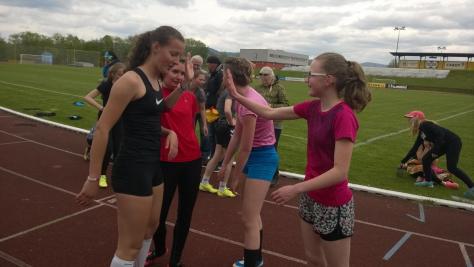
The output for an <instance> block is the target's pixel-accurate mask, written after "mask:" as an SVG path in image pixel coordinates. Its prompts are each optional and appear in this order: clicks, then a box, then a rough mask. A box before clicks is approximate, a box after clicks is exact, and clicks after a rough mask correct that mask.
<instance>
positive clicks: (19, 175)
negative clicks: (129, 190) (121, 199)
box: [0, 166, 115, 206]
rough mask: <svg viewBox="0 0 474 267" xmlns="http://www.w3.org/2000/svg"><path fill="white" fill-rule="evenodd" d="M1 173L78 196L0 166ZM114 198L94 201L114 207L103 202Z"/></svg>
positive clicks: (109, 196)
mask: <svg viewBox="0 0 474 267" xmlns="http://www.w3.org/2000/svg"><path fill="white" fill-rule="evenodd" d="M0 171H4V172H7V173H10V174H12V175H15V176H18V177H20V178H23V179H25V180H28V181H30V182H33V183H37V184H40V185H42V186H45V187H48V188H51V189H53V190H57V191H60V192H63V193H66V194H68V195H71V196H74V197H76V196H77V193H74V192H71V191H69V190H66V189H63V188H61V187H58V186H55V185H52V184H48V183H45V182H42V181H40V180H38V179H35V178H32V177H29V176H26V175H23V174H21V173H18V172H15V171H12V170H9V169H7V168H4V167H2V166H0ZM84 180H85V179H84ZM114 196H115V195H108V196H105V197H104V198H101V199H97V200H94V202H96V203H98V204H101V205H105V206H112V205H108V204H106V203H103V201H104V200H106V199H108V198H112V197H114Z"/></svg>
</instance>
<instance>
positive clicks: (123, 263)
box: [110, 255, 135, 267]
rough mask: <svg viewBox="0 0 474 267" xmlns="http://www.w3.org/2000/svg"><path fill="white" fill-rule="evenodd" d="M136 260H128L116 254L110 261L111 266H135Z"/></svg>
mask: <svg viewBox="0 0 474 267" xmlns="http://www.w3.org/2000/svg"><path fill="white" fill-rule="evenodd" d="M134 263H135V261H126V260H122V259H121V258H119V257H117V255H114V258H113V259H112V262H110V267H133V264H134Z"/></svg>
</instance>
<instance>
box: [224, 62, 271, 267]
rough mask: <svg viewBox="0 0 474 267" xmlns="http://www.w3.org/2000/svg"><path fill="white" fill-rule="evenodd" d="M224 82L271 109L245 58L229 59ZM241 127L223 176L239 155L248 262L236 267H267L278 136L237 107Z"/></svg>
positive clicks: (258, 118) (237, 170) (267, 123)
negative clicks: (265, 221)
mask: <svg viewBox="0 0 474 267" xmlns="http://www.w3.org/2000/svg"><path fill="white" fill-rule="evenodd" d="M224 70H225V71H226V74H224V78H226V75H231V76H232V77H233V81H234V82H235V84H234V83H232V85H233V86H234V87H233V88H234V90H236V91H238V92H239V96H241V97H243V98H246V99H248V100H249V101H251V102H255V103H259V105H263V106H266V107H268V106H269V105H268V103H267V102H266V101H265V99H264V98H263V96H261V95H260V94H259V93H258V92H257V91H255V90H254V89H253V88H252V87H250V86H249V84H250V82H251V76H252V72H253V71H252V66H251V63H250V62H249V61H248V60H246V59H243V58H228V59H227V60H226V62H225V65H224ZM236 112H237V124H236V126H235V131H234V135H233V136H232V138H231V140H230V143H229V146H228V147H227V151H226V154H225V157H224V162H223V163H222V169H221V171H220V172H219V176H220V177H223V176H224V172H225V169H226V168H225V167H226V166H228V165H229V164H232V158H233V155H234V154H235V152H236V151H237V150H238V151H239V153H238V154H237V156H236V165H235V169H234V179H237V180H244V179H245V180H246V181H245V188H244V193H243V204H242V222H243V225H244V260H238V261H236V262H235V263H234V265H233V266H234V267H243V266H246V267H248V266H250V267H256V266H263V259H262V238H263V231H262V219H261V217H260V211H261V209H262V206H263V201H264V200H265V196H266V195H267V192H268V188H269V187H270V182H271V181H272V178H273V174H274V173H275V171H276V167H277V164H278V155H277V153H276V150H275V146H274V144H275V133H274V131H273V122H272V121H271V120H268V119H265V118H263V117H261V116H258V115H257V114H255V113H254V112H252V111H251V110H249V109H247V108H246V107H244V106H243V105H240V104H238V105H237V107H236Z"/></svg>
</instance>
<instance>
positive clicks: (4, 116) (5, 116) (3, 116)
mask: <svg viewBox="0 0 474 267" xmlns="http://www.w3.org/2000/svg"><path fill="white" fill-rule="evenodd" d="M0 118H13V116H10V115H1V116H0Z"/></svg>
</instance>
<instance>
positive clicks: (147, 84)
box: [133, 67, 153, 89]
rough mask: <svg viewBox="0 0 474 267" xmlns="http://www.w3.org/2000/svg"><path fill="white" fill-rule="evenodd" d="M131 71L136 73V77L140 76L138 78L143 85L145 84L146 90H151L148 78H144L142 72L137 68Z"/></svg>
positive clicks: (144, 75)
mask: <svg viewBox="0 0 474 267" xmlns="http://www.w3.org/2000/svg"><path fill="white" fill-rule="evenodd" d="M133 71H134V72H136V73H137V74H138V76H140V78H142V81H143V84H145V88H146V89H153V86H152V85H151V83H150V81H149V80H148V77H146V74H145V73H144V72H143V70H141V69H140V68H138V67H137V68H134V69H133Z"/></svg>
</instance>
